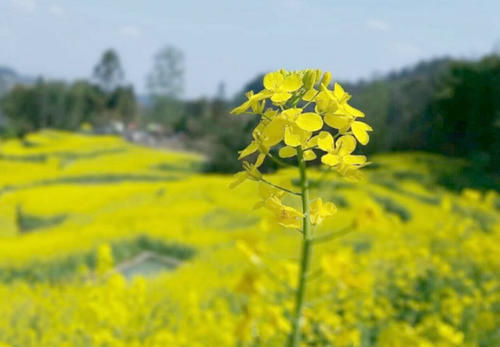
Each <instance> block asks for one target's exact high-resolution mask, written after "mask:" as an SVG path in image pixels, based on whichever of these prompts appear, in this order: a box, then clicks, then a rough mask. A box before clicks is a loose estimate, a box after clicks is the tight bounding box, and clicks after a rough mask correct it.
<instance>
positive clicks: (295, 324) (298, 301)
mask: <svg viewBox="0 0 500 347" xmlns="http://www.w3.org/2000/svg"><path fill="white" fill-rule="evenodd" d="M297 158H298V162H299V172H300V188H301V191H302V196H301V197H302V213H303V214H304V218H303V224H302V228H303V229H302V233H303V237H302V253H301V258H300V269H299V278H298V287H297V292H296V297H295V312H294V316H293V317H292V333H291V335H290V347H298V346H300V342H301V338H302V333H301V330H300V323H301V322H300V321H301V317H302V311H303V308H304V302H305V295H306V286H307V277H308V272H309V264H310V261H311V255H312V247H311V246H312V235H311V221H310V216H309V182H308V180H307V169H306V164H305V161H304V155H303V152H302V149H301V148H299V149H298V150H297Z"/></svg>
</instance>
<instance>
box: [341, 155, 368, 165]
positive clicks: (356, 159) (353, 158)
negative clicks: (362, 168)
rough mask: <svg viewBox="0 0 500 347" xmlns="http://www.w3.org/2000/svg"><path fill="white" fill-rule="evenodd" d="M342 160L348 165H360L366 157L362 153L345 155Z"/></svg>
mask: <svg viewBox="0 0 500 347" xmlns="http://www.w3.org/2000/svg"><path fill="white" fill-rule="evenodd" d="M344 162H345V163H346V164H350V165H362V164H364V163H366V157H365V156H364V155H346V156H345V157H344Z"/></svg>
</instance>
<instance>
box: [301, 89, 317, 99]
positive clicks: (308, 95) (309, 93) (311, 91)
mask: <svg viewBox="0 0 500 347" xmlns="http://www.w3.org/2000/svg"><path fill="white" fill-rule="evenodd" d="M317 94H318V91H317V90H316V89H314V88H312V89H309V90H308V91H307V92H306V93H305V94H304V95H303V96H302V100H304V101H312V100H313V99H314V97H315V96H316V95H317Z"/></svg>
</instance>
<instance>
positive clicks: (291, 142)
mask: <svg viewBox="0 0 500 347" xmlns="http://www.w3.org/2000/svg"><path fill="white" fill-rule="evenodd" d="M294 130H295V129H294V128H293V127H290V126H288V127H286V128H285V143H286V144H287V145H288V146H292V147H297V146H298V145H300V136H299V134H297V132H295V131H294Z"/></svg>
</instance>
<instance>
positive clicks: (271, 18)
mask: <svg viewBox="0 0 500 347" xmlns="http://www.w3.org/2000/svg"><path fill="white" fill-rule="evenodd" d="M499 14H500V1H497V0H490V1H486V0H483V1H480V0H478V1H473V0H468V1H465V0H453V1H442V0H433V1H431V0H427V1H425V0H420V1H401V0H398V1H388V0H387V1H385V0H371V1H368V0H365V1H355V0H351V1H336V0H330V1H326V0H316V1H315V0H277V1H271V0H268V1H264V0H262V1H260V0H253V1H238V0H213V1H205V0H202V1H195V0H182V1H170V0H163V1H160V0H142V1H141V0H135V1H133V0H67V1H62V0H59V1H56V0H54V1H52V0H0V66H1V65H6V66H10V67H12V68H14V69H16V70H17V71H19V72H20V73H23V74H28V75H44V76H46V77H51V78H62V79H67V80H70V79H73V78H78V77H87V76H89V75H90V73H91V71H92V67H93V66H94V65H95V63H96V61H97V60H98V58H99V56H100V54H101V53H102V51H103V50H104V49H106V48H109V47H113V48H115V49H116V50H117V51H118V53H119V54H120V57H121V59H122V63H123V66H124V69H125V73H126V79H127V80H128V81H129V82H131V83H133V84H134V86H135V87H136V89H137V90H139V91H140V92H143V91H144V90H145V83H144V82H145V76H146V75H147V73H148V71H149V70H150V68H151V65H152V57H153V55H154V53H155V52H156V51H157V50H158V49H160V48H161V47H162V46H164V45H166V44H171V45H175V46H177V47H178V48H180V49H181V50H183V51H184V53H185V55H186V68H187V71H186V88H185V89H186V97H197V96H201V95H205V96H212V95H213V94H214V93H215V90H216V86H217V85H218V83H219V82H220V81H224V82H225V84H226V90H227V91H228V94H229V95H232V94H233V93H234V92H236V91H238V90H240V89H241V88H242V87H243V85H244V84H245V83H246V82H247V81H248V80H249V79H251V78H252V77H254V76H255V75H256V74H257V73H259V72H264V71H268V70H273V69H277V68H281V67H285V68H287V69H302V68H309V67H311V68H321V69H323V70H330V71H332V73H333V74H334V78H337V79H357V78H361V77H370V76H372V75H373V73H383V72H386V71H389V70H392V69H397V68H400V67H403V66H406V65H409V64H412V63H415V62H417V61H419V60H421V59H429V58H432V57H437V56H443V55H452V56H457V57H467V58H475V57H479V56H481V55H483V54H485V53H488V52H491V51H492V49H493V46H494V44H495V43H496V42H497V43H498V42H499V40H500V24H499V23H500V21H499Z"/></svg>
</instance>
